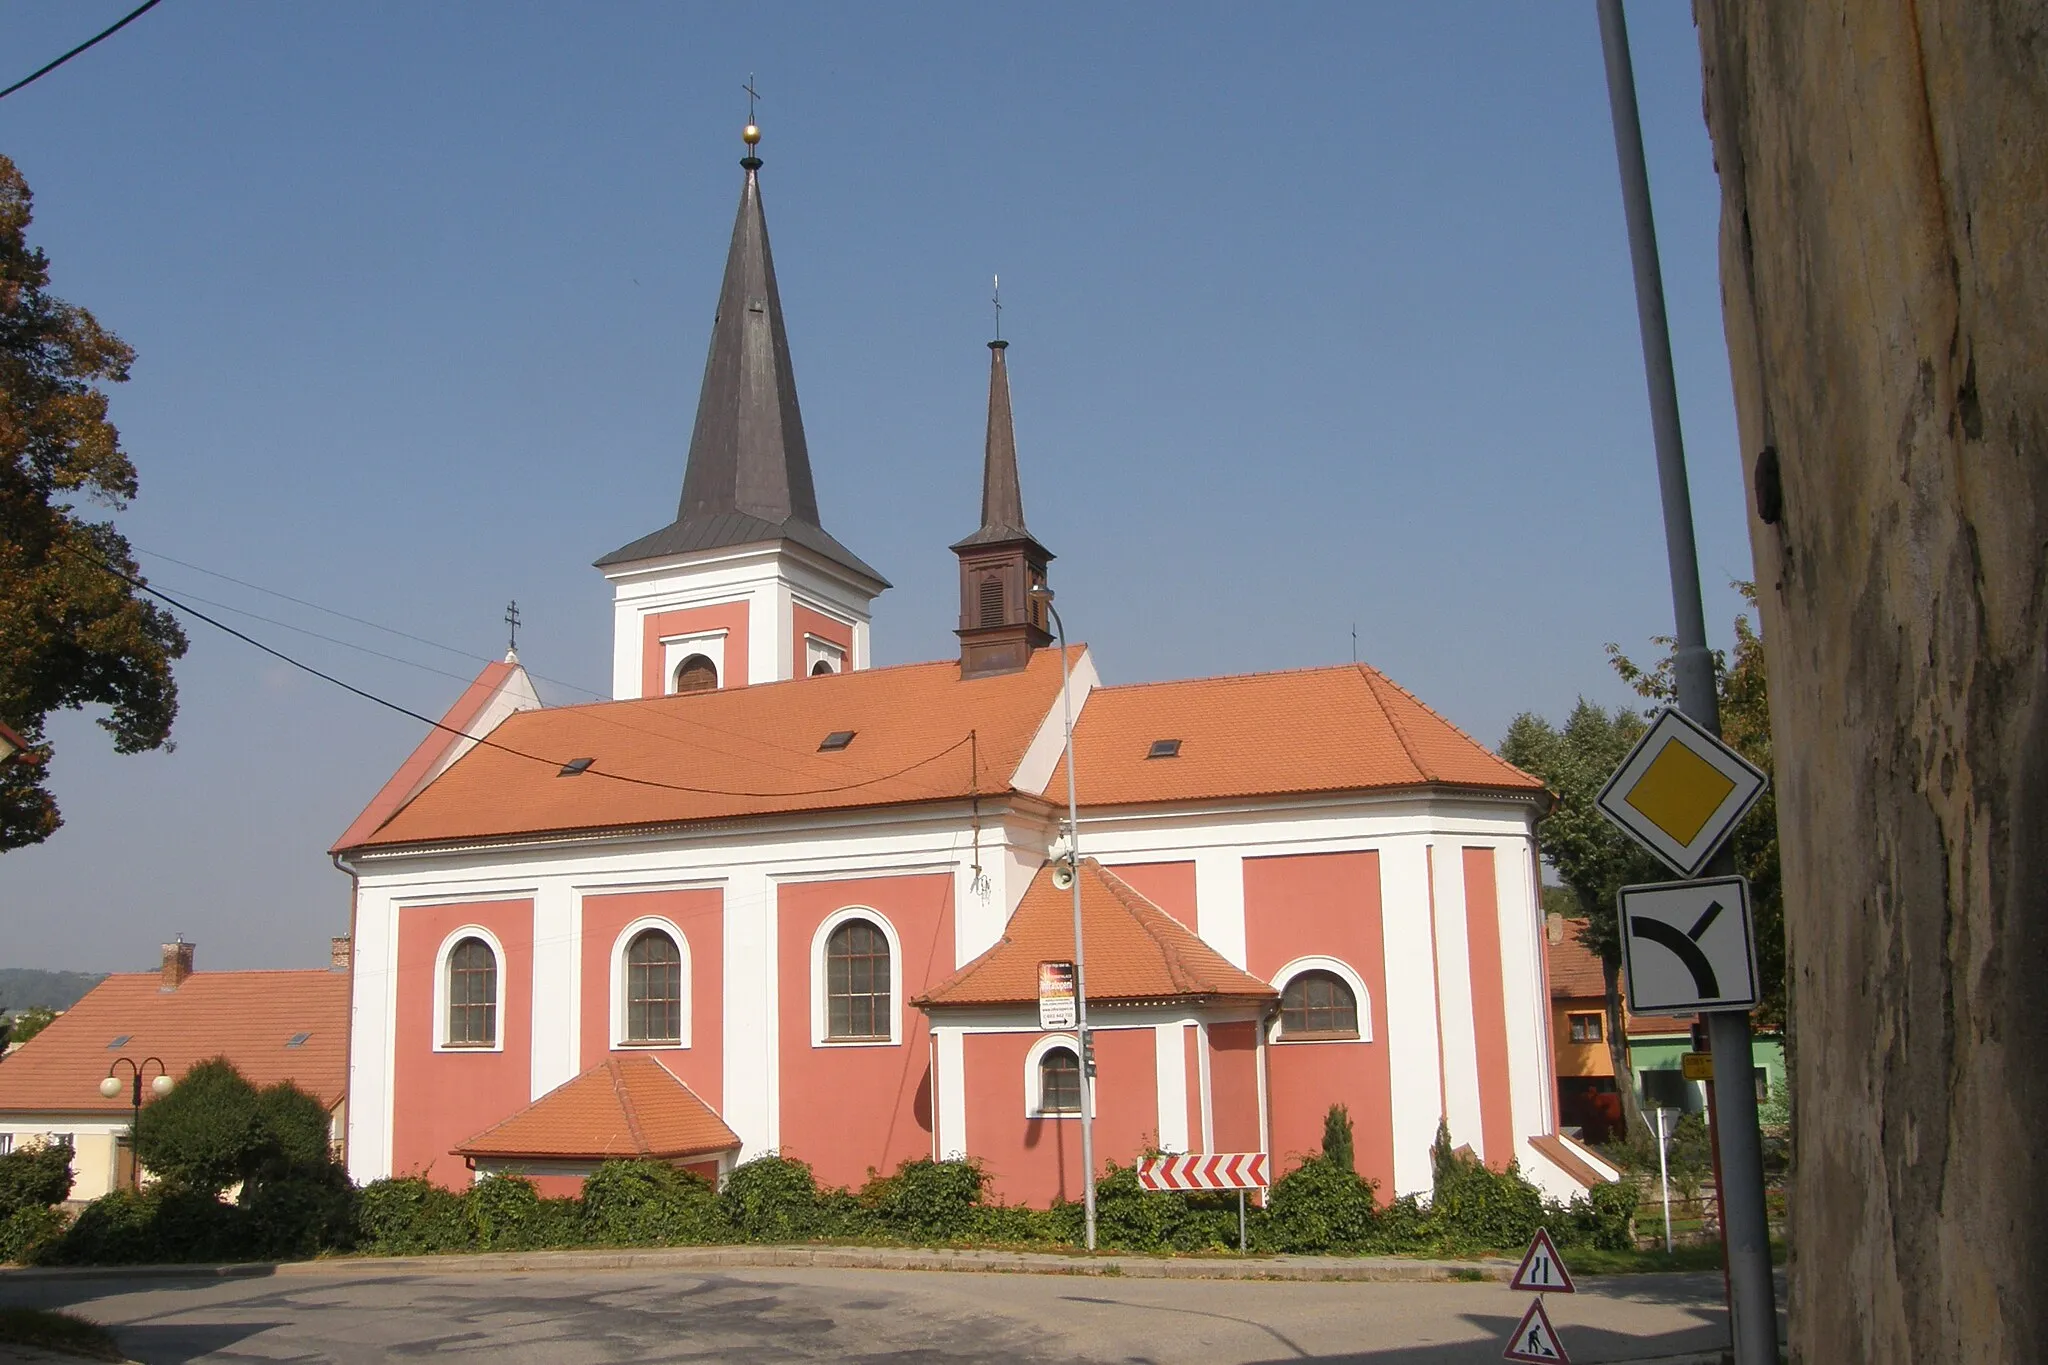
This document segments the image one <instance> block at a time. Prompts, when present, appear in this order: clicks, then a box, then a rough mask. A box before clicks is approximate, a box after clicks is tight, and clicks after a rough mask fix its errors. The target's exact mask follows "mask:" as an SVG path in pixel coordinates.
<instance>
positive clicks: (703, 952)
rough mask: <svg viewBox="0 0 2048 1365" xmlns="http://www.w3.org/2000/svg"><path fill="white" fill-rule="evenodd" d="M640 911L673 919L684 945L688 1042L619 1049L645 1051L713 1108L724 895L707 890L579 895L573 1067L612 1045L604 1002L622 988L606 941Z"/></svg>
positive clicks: (721, 1054)
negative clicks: (578, 1005)
mask: <svg viewBox="0 0 2048 1365" xmlns="http://www.w3.org/2000/svg"><path fill="white" fill-rule="evenodd" d="M648 915H658V916H660V917H661V918H663V919H666V920H668V921H669V922H670V923H672V924H674V925H675V927H676V929H677V931H678V932H680V933H681V934H682V936H683V940H684V943H685V945H686V948H685V951H686V952H687V954H688V957H689V968H690V974H689V980H688V982H687V983H686V990H685V1000H686V1002H687V1008H688V1009H689V1016H690V1045H689V1046H688V1047H684V1048H672V1047H662V1048H645V1047H635V1048H621V1049H619V1050H620V1051H631V1052H652V1053H653V1054H654V1055H655V1056H657V1057H659V1058H661V1061H662V1065H664V1066H666V1067H667V1068H668V1069H669V1070H670V1071H672V1072H674V1073H675V1074H676V1075H677V1076H679V1077H680V1078H681V1079H682V1082H683V1084H684V1085H687V1086H689V1087H690V1089H692V1090H694V1091H696V1092H697V1098H699V1099H701V1100H703V1101H704V1103H706V1104H708V1105H710V1106H711V1107H712V1108H713V1109H717V1108H719V1106H720V1105H721V1104H722V1103H723V1099H722V1096H723V1094H724V1087H723V1084H722V1081H723V1078H724V1058H725V991H724V977H725V898H724V896H723V895H722V894H721V893H720V892H718V891H715V890H708V889H707V890H701V891H632V892H624V893H620V894H617V895H606V896H585V897H584V898H583V950H582V959H583V961H582V970H581V975H582V980H583V1004H582V1018H581V1020H580V1023H581V1029H580V1035H581V1047H580V1049H579V1055H578V1058H577V1069H578V1070H579V1071H587V1070H589V1069H590V1068H591V1067H593V1066H596V1065H597V1064H598V1063H599V1062H601V1061H603V1060H604V1059H605V1057H606V1056H607V1055H608V1054H609V1053H610V1051H611V1050H612V1048H611V1038H612V1009H613V1003H612V1002H613V1000H614V998H615V997H616V996H617V995H618V993H619V992H620V991H622V990H624V988H625V983H624V982H623V981H622V980H620V979H619V977H618V976H617V975H615V974H614V972H613V968H612V954H613V945H614V944H616V943H617V942H618V939H619V935H620V933H621V932H623V931H624V929H625V927H626V926H627V925H628V924H631V923H632V922H633V921H634V920H637V919H640V918H641V917H643V916H648Z"/></svg>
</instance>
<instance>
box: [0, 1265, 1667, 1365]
mask: <svg viewBox="0 0 2048 1365" xmlns="http://www.w3.org/2000/svg"><path fill="white" fill-rule="evenodd" d="M758 1267H818V1268H828V1269H838V1270H941V1271H953V1272H961V1273H970V1274H974V1273H978V1274H1010V1275H1083V1276H1117V1277H1122V1278H1126V1279H1134V1280H1293V1281H1329V1282H1350V1283H1363V1282H1381V1283H1386V1282H1393V1283H1430V1282H1450V1281H1458V1280H1481V1281H1496V1282H1501V1283H1505V1282H1506V1281H1508V1280H1510V1279H1512V1278H1513V1277H1514V1272H1515V1263H1514V1262H1512V1261H1508V1260H1501V1259H1497V1258H1490V1259H1487V1260H1481V1261H1416V1260H1406V1259H1403V1258H1401V1257H1317V1256H1272V1257H1259V1258H1256V1259H1250V1258H1248V1259H1245V1260H1224V1259H1221V1258H1214V1259H1211V1258H1206V1257H1185V1258H1172V1257H1153V1256H1094V1257H1090V1256H1060V1255H1049V1254H1046V1253H1043V1252H1006V1251H974V1250H958V1251H954V1250H916V1249H906V1248H898V1247H807V1246H731V1247H650V1248H644V1249H637V1250H617V1251H530V1252H496V1253H494V1252H454V1253H450V1254H447V1255H441V1256H388V1257H368V1256H365V1257H354V1256H348V1257H333V1258H329V1259H324V1260H312V1261H283V1262H277V1263H270V1262H253V1263H242V1264H233V1265H145V1266H48V1267H32V1268H22V1269H13V1270H6V1271H0V1283H7V1282H10V1281H11V1282H16V1283H20V1282H32V1281H36V1280H76V1279H200V1280H209V1279H213V1280H225V1279H255V1278H261V1277H265V1276H271V1275H285V1276H296V1275H330V1274H340V1275H378V1274H390V1273H393V1272H412V1273H421V1272H424V1273H430V1274H520V1273H528V1274H531V1273H536V1272H548V1271H554V1272H572V1273H573V1272H579V1271H596V1270H715V1269H721V1268H758ZM1675 1365H1685V1363H1684V1362H1676V1363H1675Z"/></svg>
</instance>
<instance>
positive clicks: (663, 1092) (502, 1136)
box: [453, 1053, 740, 1161]
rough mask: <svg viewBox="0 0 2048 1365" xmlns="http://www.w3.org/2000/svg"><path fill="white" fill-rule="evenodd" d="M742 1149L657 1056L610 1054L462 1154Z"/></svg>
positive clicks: (576, 1156) (599, 1157)
mask: <svg viewBox="0 0 2048 1365" xmlns="http://www.w3.org/2000/svg"><path fill="white" fill-rule="evenodd" d="M739 1145H740V1140H739V1138H738V1136H737V1135H735V1134H734V1132H733V1131H732V1129H730V1128H728V1127H726V1126H725V1120H723V1119H721V1118H719V1117H718V1115H717V1114H716V1113H715V1112H713V1110H712V1108H711V1106H710V1105H708V1104H706V1103H704V1101H702V1100H700V1099H698V1098H697V1094H696V1092H695V1091H693V1090H691V1089H690V1087H689V1086H687V1085H684V1084H683V1083H682V1082H681V1081H680V1080H678V1079H676V1076H675V1073H674V1072H672V1071H670V1070H669V1069H668V1068H667V1067H665V1066H663V1065H662V1064H661V1062H660V1060H659V1059H658V1058H655V1057H650V1056H648V1055H647V1054H645V1053H627V1054H626V1055H624V1056H619V1057H607V1058H606V1059H605V1060H604V1061H602V1062H599V1063H598V1064H597V1065H596V1066H593V1067H591V1068H590V1070H588V1071H586V1072H584V1073H583V1074H582V1075H580V1076H578V1077H576V1079H574V1080H572V1081H564V1082H563V1083H562V1084H560V1085H558V1086H556V1087H555V1088H554V1089H553V1090H550V1091H548V1093H547V1094H545V1095H542V1096H541V1097H540V1098H539V1099H537V1100H535V1101H534V1102H533V1103H532V1104H529V1105H528V1106H526V1108H524V1109H522V1110H520V1111H519V1112H518V1113H516V1114H514V1115H512V1117H510V1118H508V1119H506V1120H504V1121H503V1122H501V1123H497V1124H494V1125H492V1126H491V1127H489V1128H486V1129H484V1131H483V1132H481V1133H478V1134H477V1135H476V1136H475V1137H473V1138H471V1139H469V1140H468V1141H467V1142H462V1143H458V1144H457V1145H456V1146H455V1147H454V1149H453V1151H454V1153H455V1155H457V1156H472V1157H473V1156H483V1157H531V1158H536V1159H543V1160H557V1161H564V1160H590V1161H603V1160H606V1159H608V1158H611V1157H649V1158H653V1159H656V1160H672V1159H674V1158H676V1157H685V1156H709V1155H711V1154H712V1153H715V1152H728V1151H731V1150H733V1149H734V1148H736V1147H738V1146H739Z"/></svg>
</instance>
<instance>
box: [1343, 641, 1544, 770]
mask: <svg viewBox="0 0 2048 1365" xmlns="http://www.w3.org/2000/svg"><path fill="white" fill-rule="evenodd" d="M1358 667H1359V668H1362V669H1365V670H1368V671H1369V672H1371V673H1372V675H1373V676H1374V677H1376V678H1378V679H1379V680H1380V681H1381V682H1383V683H1385V684H1386V685H1387V686H1389V687H1391V688H1393V689H1394V690H1395V691H1396V692H1399V693H1400V694H1401V695H1402V696H1404V697H1406V698H1407V699H1408V700H1409V701H1412V702H1414V703H1415V704H1416V705H1417V706H1419V707H1421V708H1422V709H1423V710H1424V711H1425V712H1427V713H1428V714H1429V715H1430V716H1431V717H1432V718H1433V719H1435V720H1437V721H1440V722H1441V723H1442V724H1443V726H1444V728H1446V729H1448V730H1449V731H1450V732H1451V733H1452V734H1454V735H1456V736H1457V737H1458V738H1460V739H1462V740H1464V741H1465V742H1466V743H1467V744H1470V745H1471V746H1472V747H1474V748H1475V749H1477V750H1479V752H1481V753H1483V754H1485V755H1486V756H1487V757H1488V758H1490V759H1492V760H1493V761H1494V762H1495V763H1498V764H1500V765H1501V766H1502V767H1503V768H1506V769H1508V770H1509V771H1510V772H1516V773H1521V774H1522V776H1524V777H1526V778H1528V779H1529V780H1530V781H1532V782H1535V783H1537V784H1538V785H1541V784H1542V781H1543V779H1541V778H1539V777H1537V776H1536V774H1534V773H1531V772H1524V771H1523V770H1522V769H1520V768H1517V767H1516V766H1515V765H1514V764H1512V763H1510V762H1508V761H1507V760H1506V759H1504V758H1502V757H1501V756H1500V755H1499V754H1497V753H1495V752H1494V751H1493V750H1492V748H1490V747H1489V746H1488V745H1486V744H1485V743H1484V742H1482V741H1481V740H1480V739H1479V737H1478V736H1477V735H1474V734H1473V733H1472V732H1471V731H1469V730H1467V729H1466V728H1465V727H1464V726H1462V725H1460V724H1458V722H1456V721H1454V720H1452V719H1451V718H1450V717H1449V716H1447V715H1445V714H1444V713H1443V712H1441V711H1439V710H1437V709H1436V708H1435V707H1434V706H1431V705H1430V704H1429V703H1428V702H1426V701H1424V700H1423V699H1422V698H1421V697H1418V696H1416V695H1415V694H1414V693H1413V692H1411V691H1409V690H1408V689H1407V688H1405V687H1403V686H1402V685H1401V684H1400V683H1397V682H1395V681H1394V680H1393V679H1392V678H1390V677H1388V676H1387V674H1386V673H1385V672H1384V671H1382V670H1381V669H1379V668H1376V667H1374V666H1373V665H1372V664H1368V663H1360V664H1359V665H1358Z"/></svg>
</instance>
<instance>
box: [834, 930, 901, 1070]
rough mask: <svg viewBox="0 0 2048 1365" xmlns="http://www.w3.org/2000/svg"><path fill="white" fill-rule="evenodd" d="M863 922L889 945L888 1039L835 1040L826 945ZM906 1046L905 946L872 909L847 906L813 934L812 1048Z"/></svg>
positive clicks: (894, 931)
mask: <svg viewBox="0 0 2048 1365" xmlns="http://www.w3.org/2000/svg"><path fill="white" fill-rule="evenodd" d="M857 919H864V920H867V921H868V922H869V923H871V924H873V925H874V926H875V927H876V928H877V929H880V930H881V931H882V937H883V938H884V939H886V940H888V943H889V1036H888V1037H887V1038H886V1039H884V1038H834V1037H831V1036H830V1034H829V1028H830V1025H831V1020H832V1007H831V1004H830V1003H829V1002H828V1000H827V994H828V987H829V981H828V978H827V973H826V971H825V945H826V944H827V943H829V942H831V940H832V931H833V930H835V929H837V928H838V927H839V926H840V925H842V924H845V923H847V922H848V921H849V920H857ZM902 1044H903V943H902V940H900V939H898V938H897V937H896V926H895V925H893V924H891V923H889V917H888V916H887V915H884V914H883V913H882V912H881V911H879V910H877V909H875V908H874V907H872V906H867V905H848V906H843V907H841V908H840V909H838V910H834V911H833V912H832V913H831V914H829V915H827V916H825V918H824V919H823V920H821V921H819V923H818V932H816V933H815V934H812V935H811V1046H812V1047H900V1046H902Z"/></svg>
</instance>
